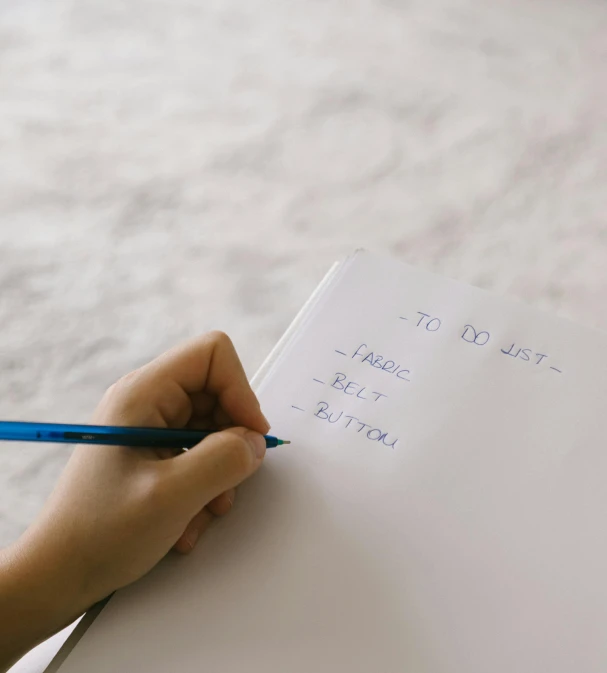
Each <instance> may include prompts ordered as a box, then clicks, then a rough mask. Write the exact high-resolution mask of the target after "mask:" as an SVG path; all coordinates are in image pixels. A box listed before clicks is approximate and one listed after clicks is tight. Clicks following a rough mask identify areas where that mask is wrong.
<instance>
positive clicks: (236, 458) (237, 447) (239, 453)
mask: <svg viewBox="0 0 607 673" xmlns="http://www.w3.org/2000/svg"><path fill="white" fill-rule="evenodd" d="M223 454H224V460H225V462H226V467H227V469H228V470H229V472H230V474H234V475H236V476H242V477H245V476H246V475H248V474H249V472H251V470H252V468H253V463H254V461H253V455H252V453H251V449H250V447H249V445H248V444H247V442H246V441H245V440H244V439H243V438H242V437H239V436H238V435H232V436H231V438H230V440H229V441H228V442H226V444H225V447H224V451H223Z"/></svg>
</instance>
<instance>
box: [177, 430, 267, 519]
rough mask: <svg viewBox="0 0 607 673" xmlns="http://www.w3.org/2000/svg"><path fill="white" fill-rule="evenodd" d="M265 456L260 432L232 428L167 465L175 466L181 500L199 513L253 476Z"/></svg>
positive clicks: (215, 435)
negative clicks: (219, 496) (211, 502)
mask: <svg viewBox="0 0 607 673" xmlns="http://www.w3.org/2000/svg"><path fill="white" fill-rule="evenodd" d="M265 453H266V440H265V438H264V436H263V435H261V434H260V433H259V432H254V431H253V430H247V429H246V428H230V429H229V430H223V431H221V432H214V433H213V434H211V435H209V436H208V437H206V438H205V439H204V440H203V441H202V442H200V444H197V445H196V446H194V447H192V448H191V449H190V450H189V451H186V452H185V453H183V454H181V455H179V456H177V457H175V458H173V459H172V460H171V461H166V462H167V463H172V465H171V467H172V468H173V469H174V476H175V478H176V484H175V486H176V489H177V491H178V492H179V496H180V498H181V499H183V500H185V501H187V502H188V505H191V507H192V509H193V511H198V510H200V509H202V508H203V507H204V506H205V505H207V504H208V503H209V502H210V501H211V500H213V498H216V497H217V496H218V495H220V494H221V493H223V492H224V491H227V490H229V489H231V488H234V487H235V486H238V484H240V483H241V482H242V481H244V480H245V479H246V478H247V477H249V476H251V475H252V474H253V472H255V470H257V468H258V467H259V466H260V465H261V462H262V460H263V457H264V456H265Z"/></svg>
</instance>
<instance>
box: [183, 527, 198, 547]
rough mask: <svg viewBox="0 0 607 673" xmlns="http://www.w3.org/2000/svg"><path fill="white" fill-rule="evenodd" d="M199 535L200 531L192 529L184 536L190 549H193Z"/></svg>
mask: <svg viewBox="0 0 607 673" xmlns="http://www.w3.org/2000/svg"><path fill="white" fill-rule="evenodd" d="M199 535H200V531H199V530H198V528H192V530H190V531H188V533H187V535H186V536H185V541H186V544H187V545H188V547H189V548H190V549H194V546H195V544H196V543H197V542H198V537H199Z"/></svg>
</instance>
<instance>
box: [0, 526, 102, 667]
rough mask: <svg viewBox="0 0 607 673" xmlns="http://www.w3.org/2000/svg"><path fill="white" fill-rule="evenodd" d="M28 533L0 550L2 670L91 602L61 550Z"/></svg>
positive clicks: (0, 649) (0, 662)
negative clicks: (86, 601) (81, 593)
mask: <svg viewBox="0 0 607 673" xmlns="http://www.w3.org/2000/svg"><path fill="white" fill-rule="evenodd" d="M30 537H31V536H30V535H29V534H28V533H26V534H25V535H24V537H23V538H22V539H21V540H19V541H18V542H16V543H15V544H14V545H12V546H11V547H9V548H7V549H3V550H0V671H3V670H4V668H3V667H4V666H8V665H11V664H12V663H14V662H15V661H16V660H18V659H19V658H20V657H21V656H23V655H24V654H25V653H26V652H27V651H28V650H30V649H31V648H32V647H35V646H36V645H37V644H38V643H40V642H42V641H43V640H45V639H46V638H49V637H50V636H51V635H53V634H54V633H56V632H57V631H59V630H61V629H62V628H63V627H65V626H67V625H68V624H70V623H71V622H72V621H73V620H74V619H76V618H77V617H78V616H79V615H80V614H82V612H84V611H85V610H86V609H87V608H88V607H89V606H88V605H86V604H83V602H82V599H81V598H80V599H79V596H78V585H77V581H76V582H75V578H76V577H77V576H76V575H74V572H73V570H74V569H73V568H70V566H69V564H68V565H66V564H65V561H64V559H62V558H61V557H60V555H59V553H58V550H53V549H52V548H50V547H43V546H42V545H39V544H37V543H36V542H35V541H34V540H32V539H30Z"/></svg>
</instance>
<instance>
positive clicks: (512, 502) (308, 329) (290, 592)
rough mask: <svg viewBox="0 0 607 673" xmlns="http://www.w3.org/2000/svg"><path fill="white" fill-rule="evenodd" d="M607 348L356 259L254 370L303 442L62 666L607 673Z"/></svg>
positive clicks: (506, 305) (262, 672) (605, 342)
mask: <svg viewBox="0 0 607 673" xmlns="http://www.w3.org/2000/svg"><path fill="white" fill-rule="evenodd" d="M606 352H607V338H606V336H605V335H603V334H600V333H598V332H595V331H591V330H589V329H584V328H581V327H579V326H576V325H575V324H572V323H570V322H567V321H564V320H560V319H557V318H554V317H551V316H548V315H544V314H540V313H538V312H537V311H535V310H533V309H531V308H529V307H527V306H524V305H521V304H518V303H514V302H511V301H508V300H504V299H500V298H496V297H495V296H493V295H491V294H489V293H486V292H484V291H481V290H478V289H476V288H473V287H469V286H466V285H463V284H460V283H456V282H453V281H450V280H445V279H443V278H440V277H437V276H434V275H431V274H429V273H425V272H422V271H418V270H416V269H413V268H410V267H408V266H405V265H402V264H401V263H398V262H396V261H394V260H391V259H389V258H383V257H378V256H374V255H372V254H369V253H365V252H358V253H356V254H354V255H353V256H351V257H349V258H348V259H347V260H345V261H344V262H343V263H341V264H339V265H337V266H336V267H334V269H333V270H332V271H331V272H330V274H329V275H328V276H327V278H326V279H325V281H324V282H323V283H322V284H321V286H320V287H319V289H318V290H317V291H316V293H315V294H314V295H313V297H312V298H311V300H310V301H309V302H308V304H307V305H306V306H305V308H304V310H303V311H302V313H301V314H300V315H299V316H298V318H297V319H296V321H295V322H294V324H293V325H292V327H291V328H290V329H289V331H288V332H287V334H286V335H285V337H284V338H283V339H282V340H281V342H280V343H279V345H278V346H277V348H276V349H275V351H274V353H273V354H272V355H271V356H270V358H269V360H268V362H267V363H266V365H264V367H263V368H262V371H261V373H260V376H259V377H258V378H257V382H256V385H257V390H258V393H259V395H260V398H261V401H262V407H263V409H264V412H265V413H266V415H267V416H268V417H269V418H270V419H271V420H272V421H273V426H272V431H273V434H277V435H279V436H281V437H285V438H288V439H290V440H292V442H293V443H292V444H291V445H290V446H288V447H281V448H278V449H273V450H271V451H270V452H269V453H268V456H267V459H266V461H265V464H264V466H263V468H262V470H261V471H260V472H259V473H258V474H257V475H256V476H255V477H254V478H253V479H251V480H250V481H249V482H248V483H246V485H244V486H243V487H242V488H241V489H240V492H239V497H238V499H237V501H236V506H235V510H234V511H233V512H232V513H231V514H230V516H228V517H226V519H225V520H222V521H221V523H220V524H219V525H217V526H215V527H214V528H213V529H212V530H211V531H210V532H209V533H208V534H206V535H205V537H204V538H203V540H202V541H201V543H200V544H199V546H198V547H197V549H196V550H195V552H194V553H193V554H192V555H191V556H189V557H186V558H179V557H177V556H169V557H168V558H167V559H165V561H164V562H163V563H161V564H160V565H159V566H158V567H157V568H156V569H155V570H154V571H152V572H151V573H150V574H149V575H148V576H146V577H145V578H144V579H142V580H141V581H139V582H138V583H136V584H135V585H134V586H131V587H129V588H127V589H125V590H123V591H121V592H119V593H118V594H117V595H115V596H114V597H113V598H112V599H111V600H110V602H109V603H108V605H107V606H106V607H105V608H104V609H103V611H102V612H101V614H100V615H99V616H98V617H97V619H96V620H95V621H94V623H93V624H92V625H91V626H90V628H89V629H88V630H87V632H86V633H85V635H84V636H83V637H82V639H81V640H80V642H79V643H78V644H77V645H76V646H75V648H74V649H73V651H72V652H71V654H69V656H68V657H67V659H66V660H65V661H64V663H63V664H62V665H61V667H60V671H61V673H82V671H86V672H87V673H107V672H110V671H111V672H112V673H122V672H131V671H133V672H135V671H145V672H146V673H165V672H166V671H171V670H178V671H180V673H194V672H196V673H199V672H200V671H209V672H210V671H212V672H213V673H237V672H238V671H247V673H311V672H315V673H346V672H347V673H375V672H377V673H488V672H491V673H515V672H516V673H544V672H550V673H572V672H573V671H575V673H604V672H605V671H606V670H607V364H606V362H607V358H606V355H605V353H606Z"/></svg>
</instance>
